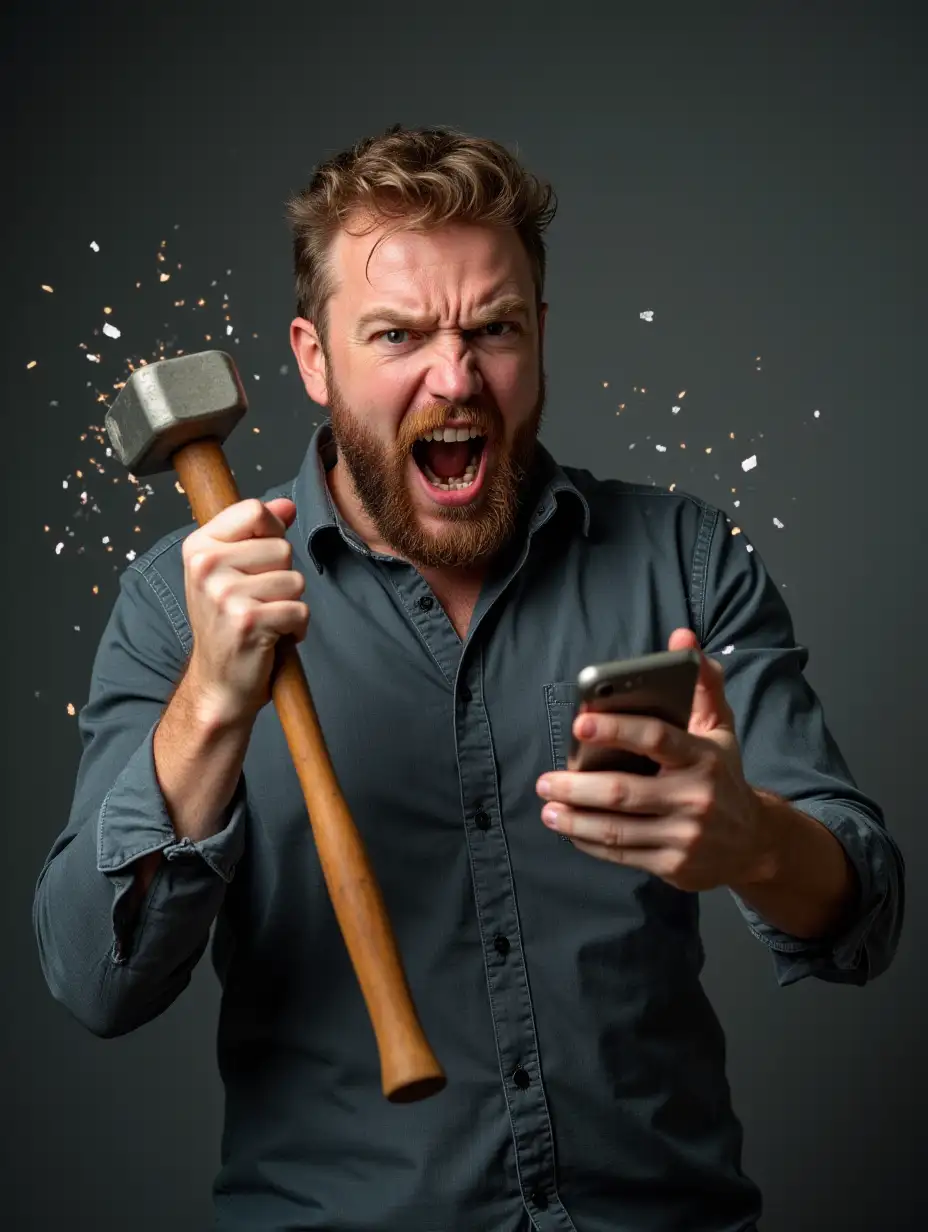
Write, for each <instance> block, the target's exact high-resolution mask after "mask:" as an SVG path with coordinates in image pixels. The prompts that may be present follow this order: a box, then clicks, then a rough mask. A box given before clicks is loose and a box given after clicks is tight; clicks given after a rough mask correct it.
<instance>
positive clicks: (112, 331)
mask: <svg viewBox="0 0 928 1232" xmlns="http://www.w3.org/2000/svg"><path fill="white" fill-rule="evenodd" d="M103 332H104V334H106V336H107V338H121V337H122V331H121V330H119V329H117V328H116V326H115V325H110V323H109V321H107V322H106V324H105V325H104V326H103Z"/></svg>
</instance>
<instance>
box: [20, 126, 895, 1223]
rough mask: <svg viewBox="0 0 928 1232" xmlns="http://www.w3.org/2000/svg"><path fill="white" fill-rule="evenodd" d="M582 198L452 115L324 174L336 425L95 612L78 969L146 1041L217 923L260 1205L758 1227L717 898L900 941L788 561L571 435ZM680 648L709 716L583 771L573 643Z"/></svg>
mask: <svg viewBox="0 0 928 1232" xmlns="http://www.w3.org/2000/svg"><path fill="white" fill-rule="evenodd" d="M552 202H553V196H552V193H551V190H550V189H549V188H548V187H546V186H545V185H543V184H541V183H540V182H539V181H537V180H536V179H535V178H534V177H532V176H530V175H529V174H528V173H527V172H526V171H525V170H524V169H523V168H522V167H521V166H520V165H519V164H518V162H517V161H516V160H515V159H514V158H513V157H511V156H510V155H509V154H508V153H507V152H506V151H505V150H504V149H503V148H502V147H500V146H498V145H496V144H495V143H493V142H488V141H484V140H478V139H475V138H470V137H465V136H462V135H460V134H457V133H454V132H450V131H447V130H422V131H405V130H402V129H399V128H396V129H392V130H390V131H389V132H388V133H386V134H384V135H382V136H380V137H377V138H375V139H370V140H368V141H365V142H361V143H359V144H358V146H356V147H355V148H354V149H352V150H350V151H347V152H346V153H345V154H343V155H341V156H340V157H339V158H336V159H333V160H331V162H329V163H328V164H326V165H325V166H324V167H322V168H320V169H319V170H318V171H317V173H316V176H315V178H314V180H313V182H312V184H311V185H310V187H309V189H307V190H306V191H305V192H304V193H302V194H300V195H299V196H298V197H297V198H295V199H294V201H293V202H292V203H291V207H290V214H291V219H292V223H293V227H294V237H295V238H294V248H295V257H296V280H297V295H298V305H299V308H298V315H297V318H296V319H295V320H294V322H293V324H292V327H291V343H292V348H293V352H294V354H295V356H296V359H297V362H298V364H299V369H300V373H301V375H302V378H303V382H304V385H305V387H306V390H307V393H308V394H309V395H310V397H311V398H312V399H313V400H314V401H315V402H317V403H319V404H320V405H323V406H325V407H327V408H328V410H329V412H330V415H331V422H330V423H328V422H327V423H325V424H323V425H322V427H320V428H319V429H318V431H317V432H316V433H315V435H314V436H313V438H312V441H311V443H310V446H309V450H308V453H307V455H306V459H305V462H304V464H303V467H302V469H301V471H300V473H299V475H298V477H297V478H296V480H295V481H294V482H293V483H292V484H287V485H285V486H284V487H282V488H278V489H275V490H274V491H273V492H270V493H268V494H266V496H265V498H264V499H263V500H262V501H257V500H245V501H242V502H240V503H239V504H237V505H235V506H233V507H232V508H230V509H228V510H226V511H224V512H223V513H221V514H220V515H219V516H218V517H216V518H214V519H213V520H212V521H211V522H210V523H209V524H208V525H205V526H203V527H202V528H199V529H195V528H192V527H189V526H188V527H185V528H183V529H181V530H179V531H177V532H176V533H175V534H173V535H170V536H168V537H167V538H166V539H164V540H162V541H161V542H160V543H159V544H157V545H155V546H154V547H153V548H152V549H151V550H150V551H149V552H147V553H146V554H144V555H143V556H141V557H140V558H139V559H137V560H136V561H135V562H134V563H133V565H132V567H131V568H130V569H128V570H127V571H126V573H125V574H124V576H123V578H122V587H121V593H120V596H119V598H118V600H117V603H116V605H115V608H114V611H113V613H112V617H111V620H110V622H109V625H108V627H107V630H106V632H105V634H104V636H103V639H102V642H101V645H100V649H99V652H98V656H97V660H96V663H95V667H94V674H93V681H92V686H91V693H90V699H89V701H88V704H87V706H86V707H85V709H84V710H83V712H82V715H81V730H82V733H83V738H84V742H85V748H84V754H83V758H82V761H81V766H80V771H79V774H78V780H77V785H76V790H75V798H74V806H73V810H72V815H71V818H70V820H69V823H68V825H67V827H66V829H65V830H64V831H63V833H62V834H61V835H60V837H59V838H58V840H57V841H56V842H55V844H54V846H53V848H52V850H51V853H50V855H49V858H48V860H47V862H46V865H45V867H44V869H43V871H42V875H41V878H40V880H39V884H38V887H37V892H36V903H35V923H36V930H37V935H38V941H39V947H40V952H41V958H42V964H43V969H44V972H45V976H46V979H47V981H48V983H49V986H50V988H51V990H52V992H53V993H54V995H55V996H56V997H57V998H58V999H60V1000H61V1001H62V1002H63V1003H64V1004H65V1005H66V1006H68V1008H69V1009H70V1010H71V1012H72V1013H73V1014H74V1015H75V1016H76V1017H77V1018H78V1019H79V1020H80V1021H81V1022H82V1023H84V1024H85V1025H86V1026H87V1027H88V1028H89V1029H90V1030H91V1031H93V1032H95V1033H96V1034H98V1035H102V1036H112V1035H117V1034H120V1033H124V1032H127V1031H131V1030H133V1029H134V1028H136V1027H138V1026H140V1025H141V1024H142V1023H145V1022H147V1021H150V1020H151V1019H152V1018H154V1017H155V1016H156V1015H157V1014H159V1013H160V1012H161V1011H162V1010H163V1009H165V1008H166V1007H167V1006H168V1005H169V1004H170V1003H171V1002H172V1001H173V1000H174V999H175V998H176V997H177V996H178V995H179V993H180V992H181V991H182V990H183V988H184V987H185V986H186V984H187V982H188V981H189V978H190V973H191V970H192V969H193V967H194V965H195V964H196V962H197V961H198V960H199V958H200V957H201V955H202V953H203V952H204V950H205V948H206V945H207V942H208V938H209V931H210V927H211V925H212V924H213V922H214V921H215V924H216V931H215V937H214V944H213V960H214V963H215V966H216V970H217V972H218V975H219V978H220V981H221V982H222V986H223V997H222V1011H221V1020H220V1025H219V1037H218V1053H219V1064H220V1070H221V1075H222V1078H223V1081H224V1083H225V1089H226V1096H227V1099H226V1121H225V1133H224V1137H223V1151H222V1169H221V1172H220V1174H219V1176H218V1178H217V1180H216V1184H215V1204H216V1211H217V1227H219V1228H220V1229H222V1230H223V1232H233V1230H238V1229H246V1228H247V1229H259V1228H260V1229H283V1228H298V1227H299V1228H326V1229H330V1230H331V1229H351V1230H352V1232H358V1230H360V1229H365V1230H367V1229H370V1230H372V1232H374V1230H376V1232H381V1230H386V1229H391V1230H396V1232H413V1230H428V1232H457V1230H458V1229H461V1230H468V1232H515V1230H516V1229H523V1228H528V1227H532V1226H534V1227H535V1228H538V1229H542V1230H548V1229H550V1230H552V1232H553V1230H554V1229H572V1228H576V1229H579V1230H580V1232H618V1230H620V1229H621V1230H626V1232H651V1230H653V1232H658V1230H661V1232H665V1230H666V1229H670V1228H686V1229H690V1230H692V1232H736V1230H740V1232H744V1230H746V1229H753V1228H755V1225H756V1220H757V1218H758V1215H759V1213H760V1210H761V1200H760V1195H759V1193H758V1190H757V1188H756V1186H755V1185H754V1183H753V1182H752V1181H751V1180H750V1179H749V1178H747V1177H746V1176H745V1175H744V1173H743V1171H742V1169H741V1160H740V1156H741V1128H740V1123H739V1122H738V1120H737V1118H736V1116H735V1114H734V1113H733V1111H732V1108H731V1105H730V1101H729V1092H728V1086H727V1081H726V1075H725V1067H724V1041H723V1037H722V1034H721V1030H720V1027H719V1024H718V1021H717V1019H716V1017H715V1015H714V1013H713V1011H712V1009H711V1007H710V1005H709V1004H708V1001H707V999H706V997H705V994H704V992H703V990H702V987H701V984H700V980H699V974H700V969H701V965H702V948H701V942H700V936H699V926H698V893H697V892H698V891H700V890H706V889H710V888H712V887H715V886H721V885H724V886H728V887H729V888H730V889H731V891H732V893H733V894H734V895H735V897H736V900H737V902H738V904H739V906H740V907H741V910H742V911H743V913H744V916H745V917H746V919H747V921H748V923H749V925H750V927H751V928H752V929H753V931H754V932H755V933H756V935H757V936H758V937H759V938H760V939H761V940H762V941H763V942H764V943H765V944H766V945H767V946H768V947H769V951H770V953H771V955H772V957H773V961H774V964H775V971H776V975H777V978H778V979H779V981H780V982H781V983H783V984H787V983H790V982H794V981H796V980H799V979H801V978H803V977H806V976H813V975H814V976H817V977H818V978H821V979H825V980H833V981H843V982H848V983H855V984H862V983H864V982H865V981H866V980H867V979H868V978H872V977H873V976H875V975H877V974H878V973H879V972H881V971H883V970H884V969H885V968H886V967H887V965H888V964H889V962H890V961H891V958H892V956H893V953H894V951H895V948H896V945H897V940H898V936H899V930H900V927H901V922H902V915H903V865H902V860H901V856H900V854H899V851H898V849H897V847H896V845H895V843H894V842H893V840H892V838H891V837H890V836H889V834H888V833H887V831H886V828H885V825H884V823H883V819H882V816H881V813H880V810H879V808H878V806H877V805H876V804H875V803H874V802H873V801H872V800H870V799H868V798H867V797H866V796H865V795H864V794H863V793H862V792H861V791H859V790H858V789H857V787H856V786H855V784H854V782H853V780H852V778H851V775H850V773H849V771H848V768H847V766H846V765H845V763H844V761H843V759H842V757H841V754H840V753H839V751H838V749H837V748H836V747H835V744H834V741H833V740H832V738H831V736H830V733H829V731H828V729H827V727H826V725H825V722H824V719H823V714H822V708H821V706H820V703H819V701H818V699H817V698H816V696H815V695H814V693H813V692H812V690H811V689H810V688H809V686H808V684H807V683H806V682H805V680H804V678H803V675H802V669H803V667H804V665H805V662H806V659H807V652H806V650H805V649H804V648H802V647H800V646H797V645H796V643H795V640H794V635H793V630H792V627H791V621H790V617H789V614H788V612H787V610H786V608H785V606H784V603H783V600H782V598H781V596H780V593H779V591H778V590H777V588H776V587H775V585H774V584H773V583H772V582H771V580H770V579H769V577H768V575H767V573H766V571H765V569H764V566H763V564H762V562H761V561H760V559H759V557H758V553H757V552H753V553H751V552H748V551H746V550H745V542H744V538H743V537H733V536H732V535H731V534H729V533H728V531H727V529H726V524H725V518H724V515H723V514H722V513H721V512H720V511H719V510H718V509H715V508H713V507H711V506H709V505H706V504H705V503H704V502H702V501H700V500H697V499H696V498H695V497H693V496H690V495H687V494H684V493H671V492H668V491H666V490H662V489H659V488H653V487H644V486H636V485H632V484H628V483H624V482H621V481H618V480H600V479H596V478H594V477H593V476H592V475H591V474H590V473H589V472H588V471H583V470H577V469H572V468H561V467H559V466H558V465H557V464H556V463H555V461H554V459H553V458H552V457H551V456H550V454H548V453H547V451H546V450H544V449H543V448H542V447H541V445H540V443H539V442H538V441H537V433H538V429H539V424H540V421H541V416H542V409H543V403H544V370H543V338H544V327H545V316H546V311H547V306H546V303H545V301H544V298H543V289H544V275H545V250H544V244H543V240H542V232H543V230H544V227H545V226H546V224H547V222H548V221H550V218H551V216H552V214H553V204H552ZM436 434H440V435H436ZM304 596H305V598H304ZM282 635H291V636H293V637H295V638H296V639H297V641H298V642H299V645H300V651H301V654H302V656H303V658H304V662H305V665H306V669H307V675H308V678H309V682H310V687H311V690H312V693H313V697H314V700H315V703H316V706H317V709H318V711H319V715H320V721H321V724H322V728H323V731H324V733H325V737H326V741H327V744H328V747H329V750H330V752H331V755H332V759H333V763H334V766H335V770H336V773H337V775H338V777H339V781H340V783H341V786H342V788H343V791H344V793H345V797H346V800H347V802H348V806H349V809H350V811H351V813H352V816H353V818H354V820H355V822H356V823H357V825H358V827H359V829H360V830H361V833H362V835H363V837H364V840H365V843H366V844H367V846H368V850H369V852H370V855H371V859H372V863H373V866H374V868H375V870H376V872H377V876H378V879H379V882H380V885H381V888H382V890H383V893H384V897H385V900H386V905H387V909H388V913H389V915H390V918H391V921H392V924H393V927H394V929H395V931H396V934H397V938H398V942H399V947H400V951H401V953H402V955H403V960H404V965H405V967H406V970H407V973H408V976H409V980H410V985H411V989H412V992H413V996H414V999H415V1001H416V1005H417V1008H418V1010H419V1013H420V1016H421V1019H422V1022H423V1026H424V1029H425V1032H426V1035H427V1037H428V1039H429V1042H430V1044H431V1045H432V1047H433V1048H434V1050H435V1053H436V1055H437V1056H438V1058H439V1060H440V1062H441V1063H442V1065H443V1067H444V1068H445V1070H446V1073H447V1076H448V1085H447V1087H446V1089H445V1090H444V1091H442V1092H441V1093H440V1094H438V1095H436V1096H433V1097H432V1098H430V1099H427V1100H424V1101H422V1102H420V1103H416V1104H410V1105H406V1106H402V1107H397V1106H394V1105H391V1104H388V1103H387V1102H386V1101H385V1100H384V1099H383V1097H382V1094H381V1091H380V1087H379V1068H378V1058H377V1054H376V1049H375V1044H374V1038H373V1034H372V1031H371V1028H370V1023H369V1021H368V1019H367V1017H366V1012H365V1007H364V1004H363V1001H362V999H361V996H360V992H359V989H358V986H357V983H356V980H355V978H354V974H353V971H352V969H351V965H350V963H349V960H348V957H347V954H346V952H345V947H344V944H343V942H342V940H341V937H340V934H339V931H338V928H337V924H336V921H335V917H334V914H333V911H332V908H331V905H330V903H329V901H328V898H327V895H326V892H325V886H324V883H323V880H322V875H321V871H320V867H319V863H318V860H317V858H316V855H315V851H314V847H313V844H312V839H311V833H310V829H309V826H308V824H307V819H306V815H305V809H304V805H303V800H302V796H301V793H300V790H299V786H298V783H297V780H296V776H295V774H294V771H293V768H292V765H291V764H290V762H289V758H288V754H287V749H286V745H285V743H284V739H283V736H282V733H281V730H280V727H279V724H278V721H277V719H276V716H275V713H274V711H273V708H272V707H269V706H268V705H267V704H266V703H267V701H268V699H269V678H270V673H271V670H272V662H273V655H274V647H275V644H276V641H277V639H278V638H279V637H280V636H282ZM685 647H693V648H701V650H702V654H701V674H700V679H699V684H698V687H697V693H696V698H695V702H694V706H693V712H692V717H691V720H690V725H689V730H688V731H687V732H682V731H678V730H675V729H673V728H671V727H669V726H667V725H665V724H662V723H659V722H656V721H650V720H646V719H640V718H635V717H632V716H628V717H624V718H621V719H620V718H617V717H605V716H603V717H599V718H596V719H594V720H592V721H591V720H590V718H589V716H587V717H584V718H583V719H580V718H578V719H577V720H576V725H575V729H576V731H577V734H578V735H580V736H582V737H583V738H585V739H589V740H595V741H600V742H604V743H614V744H616V745H619V746H621V747H622V748H626V749H630V750H633V751H635V752H639V753H645V754H647V755H649V756H651V757H653V758H654V759H656V760H657V761H658V763H659V764H660V768H661V769H660V773H659V774H658V775H657V776H654V777H651V778H647V777H642V776H637V775H631V774H619V773H615V772H612V773H610V772H604V771H603V772H586V773H572V772H568V771H567V770H566V769H565V761H566V756H565V755H566V748H567V742H568V739H569V735H570V725H571V719H572V714H573V703H574V701H575V697H576V694H575V688H574V683H573V682H574V681H575V680H576V676H577V672H578V670H579V669H580V668H581V667H583V666H584V665H586V664H587V663H593V662H598V661H602V660H607V659H616V658H625V657H630V656H637V655H640V654H646V653H649V652H653V651H659V650H665V649H680V648H685ZM723 652H724V653H723ZM723 669H724V670H723ZM581 724H582V725H583V726H582V729H581ZM587 725H589V731H587ZM545 801H547V803H545Z"/></svg>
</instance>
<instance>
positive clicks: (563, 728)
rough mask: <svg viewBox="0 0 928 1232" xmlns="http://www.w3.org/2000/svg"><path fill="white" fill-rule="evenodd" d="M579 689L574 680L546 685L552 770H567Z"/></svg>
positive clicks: (558, 681)
mask: <svg viewBox="0 0 928 1232" xmlns="http://www.w3.org/2000/svg"><path fill="white" fill-rule="evenodd" d="M578 692H579V690H578V687H577V685H576V683H575V682H574V681H572V680H556V681H554V682H553V683H552V684H546V685H545V708H546V710H547V712H548V736H549V739H550V744H551V769H552V770H566V769H567V754H568V753H569V752H570V729H571V727H572V725H573V720H574V714H575V713H576V709H577V698H578Z"/></svg>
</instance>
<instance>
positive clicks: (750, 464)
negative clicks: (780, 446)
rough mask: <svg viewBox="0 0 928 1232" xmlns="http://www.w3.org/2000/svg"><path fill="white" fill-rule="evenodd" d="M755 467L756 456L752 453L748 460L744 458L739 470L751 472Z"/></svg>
mask: <svg viewBox="0 0 928 1232" xmlns="http://www.w3.org/2000/svg"><path fill="white" fill-rule="evenodd" d="M756 465H757V454H756V453H752V454H751V456H750V457H749V458H745V459H744V461H743V462H742V463H741V469H742V470H743V471H752V470H753V469H754V467H755V466H756Z"/></svg>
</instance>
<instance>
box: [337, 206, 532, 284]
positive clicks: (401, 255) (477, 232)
mask: <svg viewBox="0 0 928 1232" xmlns="http://www.w3.org/2000/svg"><path fill="white" fill-rule="evenodd" d="M369 228H370V223H368V224H367V225H365V226H364V228H363V233H360V232H361V229H360V228H356V227H354V226H352V227H351V229H350V231H348V230H341V231H339V232H338V234H337V236H336V238H335V242H334V243H333V246H332V250H331V258H332V261H333V264H334V266H335V269H334V270H333V273H336V276H337V278H338V281H339V282H341V281H342V280H343V279H347V280H348V281H350V282H357V281H358V280H361V281H362V282H363V283H364V287H365V290H377V289H382V290H384V291H391V292H394V291H395V292H400V291H401V289H402V286H403V285H404V284H405V285H410V284H411V283H412V282H415V281H419V280H422V279H428V278H429V277H430V276H431V277H434V276H435V275H437V274H439V275H440V274H441V272H442V271H447V272H451V273H455V274H457V275H458V276H460V275H464V276H465V277H466V278H467V280H468V282H471V283H473V282H474V281H476V280H482V281H485V282H486V283H487V288H488V293H490V294H492V293H493V288H492V287H490V285H489V284H490V283H492V284H494V286H495V287H499V286H500V285H501V284H502V283H504V282H505V283H506V284H508V286H509V287H510V288H511V289H513V290H514V289H516V287H517V286H518V284H519V283H521V282H523V281H525V280H528V281H529V282H530V281H531V268H530V265H529V261H528V255H527V253H526V252H525V248H524V246H523V244H522V242H521V240H520V239H519V236H518V234H517V233H516V232H515V230H513V229H512V228H503V227H490V226H478V225H473V224H465V223H448V224H445V225H442V226H438V227H430V228H410V227H401V228H397V227H396V224H395V223H393V224H390V223H380V224H378V225H376V226H374V227H373V228H372V229H369ZM339 275H341V277H338V276H339ZM358 289H360V288H358Z"/></svg>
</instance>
